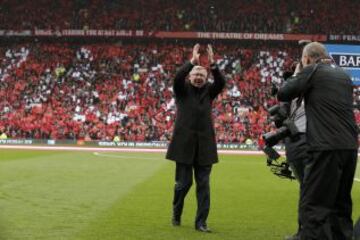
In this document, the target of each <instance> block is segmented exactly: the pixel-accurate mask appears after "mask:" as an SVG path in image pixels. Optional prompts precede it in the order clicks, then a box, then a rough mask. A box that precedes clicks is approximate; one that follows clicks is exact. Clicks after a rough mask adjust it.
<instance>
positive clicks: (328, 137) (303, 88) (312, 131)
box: [278, 63, 358, 240]
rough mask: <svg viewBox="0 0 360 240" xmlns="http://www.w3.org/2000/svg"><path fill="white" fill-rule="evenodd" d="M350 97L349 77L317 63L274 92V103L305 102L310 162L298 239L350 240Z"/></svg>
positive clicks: (353, 135)
mask: <svg viewBox="0 0 360 240" xmlns="http://www.w3.org/2000/svg"><path fill="white" fill-rule="evenodd" d="M352 94H353V89H352V82H351V79H350V77H349V76H348V75H347V74H346V73H345V72H344V71H343V70H342V69H341V68H339V67H337V66H335V65H329V64H322V63H321V64H319V65H314V66H308V67H306V68H304V69H303V70H302V71H301V72H300V73H299V74H298V75H297V76H293V77H291V78H290V79H288V81H287V83H286V84H285V85H284V86H283V87H282V88H281V89H279V92H278V99H279V100H280V101H290V100H292V99H294V98H297V97H300V98H301V97H304V99H305V112H306V118H307V126H306V139H307V140H306V141H307V143H308V145H309V152H308V153H309V156H310V157H309V161H308V162H306V165H305V171H304V181H303V186H302V192H301V200H300V206H301V207H300V220H301V224H302V228H301V230H300V236H301V238H300V239H301V240H313V239H317V240H318V239H319V240H320V239H321V240H330V239H341V240H350V239H351V235H352V220H351V211H352V202H351V188H352V184H353V178H354V173H355V168H356V160H357V148H358V144H357V127H356V123H355V118H354V113H353V106H352V103H353V97H352V96H353V95H352Z"/></svg>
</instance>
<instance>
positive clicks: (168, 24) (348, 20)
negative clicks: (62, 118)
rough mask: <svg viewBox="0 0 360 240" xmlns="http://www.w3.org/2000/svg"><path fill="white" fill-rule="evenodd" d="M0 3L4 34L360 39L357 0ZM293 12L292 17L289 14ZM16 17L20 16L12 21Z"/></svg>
mask: <svg viewBox="0 0 360 240" xmlns="http://www.w3.org/2000/svg"><path fill="white" fill-rule="evenodd" d="M36 2H37V4H33V2H31V1H21V0H0V26H1V28H2V29H12V30H22V29H53V30H57V29H125V30H129V29H132V30H135V29H136V30H140V29H141V30H145V31H160V30H162V31H217V32H257V33H311V34H358V33H359V32H360V31H359V30H360V29H359V24H358V21H357V17H356V16H357V15H358V9H359V8H360V2H359V1H353V0H330V1H322V0H311V1H310V0H290V1H285V0H278V1H264V0H256V1H249V0H228V1H206V0H198V1H196V4H193V2H192V1H190V0H183V1H177V0H153V1H146V0H132V1H128V0H120V1H111V0H77V1H62V0H38V1H36ZM289 13H290V14H289ZM13 16H16V18H14V17H13Z"/></svg>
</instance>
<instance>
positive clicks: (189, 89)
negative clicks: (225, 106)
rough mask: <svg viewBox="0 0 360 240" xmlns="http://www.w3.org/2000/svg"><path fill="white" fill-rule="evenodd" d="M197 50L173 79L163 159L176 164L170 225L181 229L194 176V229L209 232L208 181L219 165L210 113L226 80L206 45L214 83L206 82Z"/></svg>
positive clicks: (196, 46)
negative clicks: (172, 115) (170, 128)
mask: <svg viewBox="0 0 360 240" xmlns="http://www.w3.org/2000/svg"><path fill="white" fill-rule="evenodd" d="M199 48H200V45H199V44H196V45H195V46H194V48H193V55H192V58H191V60H190V62H187V63H185V64H184V65H183V66H182V67H181V68H180V69H179V71H178V72H177V74H176V76H175V79H174V93H175V99H176V106H177V114H176V121H175V128H174V132H173V136H172V140H171V142H170V145H169V148H168V152H167V155H166V158H167V159H169V160H173V161H175V162H176V173H175V181H176V183H175V193H174V200H173V218H172V224H173V225H174V226H179V225H180V222H181V214H182V210H183V206H184V199H185V197H186V194H187V193H188V191H189V189H190V187H191V185H192V182H193V172H194V175H195V182H196V197H197V206H198V209H197V214H196V219H195V229H196V230H198V231H201V232H210V230H209V229H208V227H207V224H206V220H207V217H208V214H209V210H210V186H209V178H210V172H211V167H212V164H214V163H216V162H218V156H217V148H216V140H215V131H214V127H213V121H212V117H211V112H212V102H213V100H214V99H215V98H216V96H217V95H218V94H219V93H220V92H221V91H222V90H223V88H224V86H225V79H224V77H223V76H222V74H221V73H220V70H219V69H218V67H217V66H216V64H215V61H214V53H213V49H212V47H211V45H208V47H207V53H208V58H209V62H210V64H211V65H210V68H211V72H212V75H213V77H214V82H213V83H209V82H207V77H208V76H207V75H208V74H207V70H206V68H204V67H202V66H199V65H198V64H199V58H200V54H199ZM187 76H189V77H188V80H186V78H187Z"/></svg>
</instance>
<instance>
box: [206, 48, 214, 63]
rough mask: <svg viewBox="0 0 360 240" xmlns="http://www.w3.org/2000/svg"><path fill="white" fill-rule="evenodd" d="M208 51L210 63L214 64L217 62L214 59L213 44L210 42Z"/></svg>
mask: <svg viewBox="0 0 360 240" xmlns="http://www.w3.org/2000/svg"><path fill="white" fill-rule="evenodd" d="M206 50H207V53H208V58H209V62H210V64H213V63H215V60H214V50H213V48H212V46H211V45H210V44H208V45H207V49H206Z"/></svg>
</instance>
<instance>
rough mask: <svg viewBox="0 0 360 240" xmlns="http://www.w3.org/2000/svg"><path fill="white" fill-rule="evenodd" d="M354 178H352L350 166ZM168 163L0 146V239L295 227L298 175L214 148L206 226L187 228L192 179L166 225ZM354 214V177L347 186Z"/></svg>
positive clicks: (212, 237)
mask: <svg viewBox="0 0 360 240" xmlns="http://www.w3.org/2000/svg"><path fill="white" fill-rule="evenodd" d="M357 178H358V179H360V169H359V166H358V172H357ZM173 185H174V164H173V163H172V162H170V161H166V160H164V154H160V153H100V154H97V155H96V154H94V153H93V152H65V151H64V152H56V151H19V150H16V151H14V150H12V151H10V150H0V240H50V239H51V240H127V239H129V240H141V239H149V240H162V239H163V240H172V239H174V240H175V239H176V240H193V239H207V240H216V239H219V240H231V239H242V240H246V239H249V240H250V239H251V240H256V239H266V240H272V239H274V240H275V239H282V238H283V237H284V236H285V235H288V234H292V233H294V232H295V231H296V228H297V224H296V218H297V214H296V207H297V199H298V183H297V182H295V181H292V182H291V181H288V180H283V179H279V178H277V177H275V176H274V175H272V174H271V173H270V171H269V169H268V168H267V167H266V165H265V159H264V157H261V156H235V155H221V160H220V163H219V164H216V165H214V168H213V172H212V177H211V197H212V198H211V210H210V216H209V219H208V225H209V227H210V228H211V229H212V230H213V231H214V232H213V233H212V234H203V233H199V232H196V231H195V230H194V223H193V221H194V215H195V210H196V209H195V208H196V204H195V196H194V186H193V187H192V189H191V190H190V193H189V195H188V197H187V199H186V202H185V209H184V215H183V219H182V226H181V227H177V228H175V227H172V226H171V224H170V218H171V201H172V194H173ZM353 201H354V218H355V217H356V218H357V217H358V216H359V215H360V183H359V182H355V183H354V188H353Z"/></svg>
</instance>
